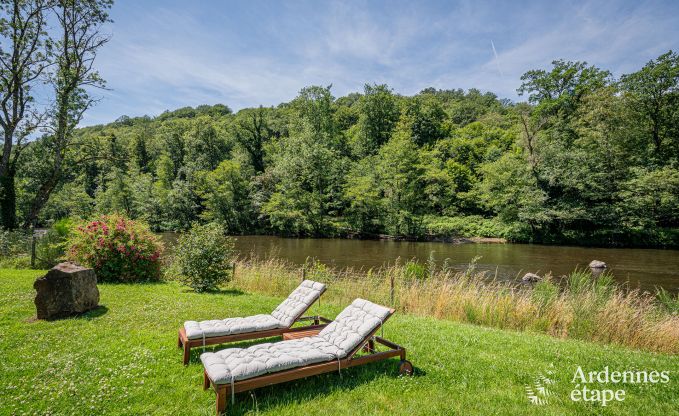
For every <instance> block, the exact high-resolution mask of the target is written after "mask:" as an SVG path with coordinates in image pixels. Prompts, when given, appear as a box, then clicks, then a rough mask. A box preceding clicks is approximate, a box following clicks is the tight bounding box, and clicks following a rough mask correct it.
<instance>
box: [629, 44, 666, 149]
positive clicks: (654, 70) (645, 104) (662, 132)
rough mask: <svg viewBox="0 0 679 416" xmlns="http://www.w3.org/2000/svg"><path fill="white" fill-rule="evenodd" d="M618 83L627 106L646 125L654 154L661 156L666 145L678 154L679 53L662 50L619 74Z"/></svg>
mask: <svg viewBox="0 0 679 416" xmlns="http://www.w3.org/2000/svg"><path fill="white" fill-rule="evenodd" d="M621 83H622V85H623V88H624V89H625V91H626V97H627V98H628V99H629V101H630V106H631V107H632V108H633V109H634V110H635V111H636V112H637V113H638V114H639V118H640V119H641V122H642V124H643V125H644V126H645V127H646V130H647V132H648V133H647V134H648V136H649V137H650V142H651V143H652V145H653V150H654V152H655V155H656V156H657V157H660V156H662V153H663V151H664V150H665V148H666V147H667V148H668V149H667V150H669V151H673V153H674V156H675V157H677V156H679V151H677V146H679V128H677V124H678V123H679V112H677V105H678V104H679V55H678V54H677V53H675V52H672V51H669V52H667V53H665V54H662V55H660V56H659V57H658V58H657V59H654V60H651V61H650V62H648V63H647V64H646V65H645V66H644V67H643V68H642V69H641V70H639V71H637V72H634V73H632V74H629V75H623V76H622V79H621ZM670 144H672V145H670ZM668 145H670V146H668Z"/></svg>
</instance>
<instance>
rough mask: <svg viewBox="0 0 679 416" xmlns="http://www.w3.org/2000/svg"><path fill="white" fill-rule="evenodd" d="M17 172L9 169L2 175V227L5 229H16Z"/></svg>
mask: <svg viewBox="0 0 679 416" xmlns="http://www.w3.org/2000/svg"><path fill="white" fill-rule="evenodd" d="M14 176H15V172H14V170H13V169H7V171H6V172H4V174H0V226H2V228H4V229H10V230H11V229H14V228H16V225H17V224H16V221H17V218H16V188H15V184H14Z"/></svg>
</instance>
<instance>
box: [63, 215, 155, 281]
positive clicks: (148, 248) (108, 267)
mask: <svg viewBox="0 0 679 416" xmlns="http://www.w3.org/2000/svg"><path fill="white" fill-rule="evenodd" d="M68 245H69V248H68V252H67V256H68V259H69V260H72V261H74V262H76V263H79V264H82V265H84V266H88V267H92V268H94V270H95V272H96V274H97V279H98V280H99V281H104V282H135V281H149V280H157V279H158V278H160V255H161V253H162V250H163V246H162V244H161V243H160V242H159V241H158V239H157V237H156V236H155V235H153V234H152V233H151V231H150V230H149V229H148V227H147V226H146V224H144V223H142V222H138V221H132V220H129V219H127V218H125V217H123V216H121V215H117V214H114V215H104V216H101V217H100V218H99V219H96V220H93V221H86V222H84V223H82V224H80V225H78V226H77V227H76V228H75V229H74V230H73V231H72V232H71V234H70V237H69V241H68Z"/></svg>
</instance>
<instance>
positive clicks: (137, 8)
mask: <svg viewBox="0 0 679 416" xmlns="http://www.w3.org/2000/svg"><path fill="white" fill-rule="evenodd" d="M111 17H112V18H113V20H114V23H113V24H112V25H110V26H109V27H107V31H108V32H110V33H111V34H112V35H113V37H112V39H111V41H110V43H109V44H108V45H106V46H105V47H104V49H103V50H102V51H101V53H100V55H99V56H98V58H97V67H98V68H99V70H100V73H101V75H102V76H103V77H104V79H106V81H107V84H108V87H109V88H110V90H108V91H97V92H96V94H97V95H99V96H101V97H102V100H101V102H100V103H99V104H98V105H97V106H96V107H94V108H93V109H91V110H90V111H88V112H87V113H86V114H85V118H84V120H83V123H82V125H91V124H98V123H105V122H110V121H113V120H115V119H116V118H118V117H119V116H121V115H123V114H125V115H129V116H139V115H144V114H148V115H151V116H154V115H158V114H160V113H161V112H162V111H164V110H166V109H175V108H178V107H183V106H187V105H190V106H196V105H200V104H215V103H223V104H226V105H228V106H229V107H231V108H232V109H234V110H238V109H241V108H243V107H249V106H255V105H259V104H263V105H276V104H278V103H280V102H283V101H289V100H291V99H292V98H294V97H295V95H296V94H297V92H298V91H299V90H300V89H301V88H302V87H304V86H307V85H329V84H332V85H333V93H334V95H335V96H341V95H344V94H346V93H349V92H352V91H361V90H362V87H363V84H364V83H366V82H370V83H372V82H376V83H387V84H389V86H391V87H392V88H394V89H395V91H396V92H399V93H402V94H414V93H417V92H418V91H420V90H422V89H423V88H426V87H429V86H433V87H436V88H464V89H468V88H472V87H475V88H479V89H481V90H484V91H486V90H488V91H492V92H495V93H496V94H498V95H499V96H500V97H503V98H510V99H512V100H517V99H519V97H517V95H516V88H517V87H518V85H519V83H520V81H519V77H520V76H521V74H523V73H524V72H525V71H527V70H529V69H534V68H546V67H548V66H549V64H550V62H551V61H552V60H554V59H557V58H564V59H568V60H586V61H588V62H590V63H591V64H595V65H597V66H599V67H602V68H606V69H609V70H611V71H612V72H613V73H614V74H615V75H616V76H618V75H620V74H623V73H629V72H632V71H635V70H636V69H638V68H640V67H641V66H643V64H644V63H646V62H647V61H648V60H650V59H652V58H655V57H657V56H658V55H660V54H661V53H664V52H666V51H667V50H669V49H674V50H678V49H679V1H671V0H670V1H590V2H577V3H576V2H570V1H564V2H557V1H534V2H525V1H504V2H480V1H457V2H453V1H422V2H418V1H402V2H400V1H370V2H363V1H297V0H295V1H293V0H290V1H207V0H202V1H172V0H138V1H133V0H118V1H117V2H116V4H115V5H114V7H113V9H112V12H111ZM491 42H492V43H491ZM492 44H494V45H495V49H496V51H497V57H496V56H495V54H494V53H493V49H492Z"/></svg>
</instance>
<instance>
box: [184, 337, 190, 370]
mask: <svg viewBox="0 0 679 416" xmlns="http://www.w3.org/2000/svg"><path fill="white" fill-rule="evenodd" d="M190 357H191V347H190V346H189V343H188V342H186V343H184V365H187V364H188V363H189V358H190Z"/></svg>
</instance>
